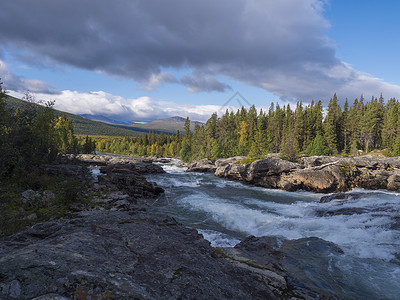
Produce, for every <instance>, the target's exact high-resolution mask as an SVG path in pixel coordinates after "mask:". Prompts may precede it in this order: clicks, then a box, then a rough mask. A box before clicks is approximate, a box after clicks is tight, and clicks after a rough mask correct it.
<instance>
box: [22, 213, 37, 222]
mask: <svg viewBox="0 0 400 300" xmlns="http://www.w3.org/2000/svg"><path fill="white" fill-rule="evenodd" d="M25 219H26V220H29V221H34V220H37V215H36V214H35V213H33V214H30V215H29V216H27V217H26V218H25Z"/></svg>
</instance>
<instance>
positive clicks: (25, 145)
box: [0, 82, 95, 179]
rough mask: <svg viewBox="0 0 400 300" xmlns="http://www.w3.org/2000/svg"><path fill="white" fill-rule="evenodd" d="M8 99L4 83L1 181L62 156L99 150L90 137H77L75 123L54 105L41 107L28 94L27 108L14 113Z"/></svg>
mask: <svg viewBox="0 0 400 300" xmlns="http://www.w3.org/2000/svg"><path fill="white" fill-rule="evenodd" d="M6 97H7V96H6V93H5V91H4V90H3V88H2V83H1V82H0V179H1V178H14V179H16V178H22V177H23V176H25V175H26V174H29V173H30V172H32V171H33V170H34V169H37V167H38V166H40V165H42V164H48V163H52V162H53V161H55V160H56V158H57V157H58V156H59V155H61V154H66V153H78V152H89V153H90V152H93V151H94V150H95V149H94V148H95V145H94V143H93V141H91V140H90V138H89V137H88V138H87V139H83V140H78V139H77V138H76V137H75V135H74V131H73V126H72V122H71V120H69V119H68V118H67V117H66V116H65V115H61V116H57V115H56V114H55V112H54V110H53V105H54V102H52V101H49V102H45V103H40V104H41V105H39V104H37V103H35V101H34V99H33V97H32V96H31V95H30V94H29V93H26V94H25V96H24V99H23V100H25V101H27V103H28V104H27V106H26V107H24V109H20V108H17V109H16V110H12V109H9V108H7V105H6Z"/></svg>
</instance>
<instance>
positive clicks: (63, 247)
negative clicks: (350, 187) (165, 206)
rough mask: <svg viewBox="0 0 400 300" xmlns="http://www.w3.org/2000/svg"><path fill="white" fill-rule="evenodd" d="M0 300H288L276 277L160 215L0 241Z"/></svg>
mask: <svg viewBox="0 0 400 300" xmlns="http://www.w3.org/2000/svg"><path fill="white" fill-rule="evenodd" d="M0 278H1V283H0V298H1V299H32V298H36V297H37V299H133V298H135V299H136V298H137V299H277V298H285V299H289V298H291V297H295V296H297V295H298V294H296V293H295V292H294V291H293V288H291V287H289V285H287V284H286V280H285V278H284V277H282V276H280V275H278V274H276V273H275V272H272V271H268V270H266V269H265V270H264V269H260V268H256V267H252V266H249V265H247V264H241V263H240V262H235V261H231V260H227V259H226V258H224V257H221V256H218V255H217V254H216V252H215V251H214V250H213V248H212V247H210V244H209V242H208V241H206V240H204V239H203V237H202V236H201V235H199V234H198V233H197V231H196V230H194V229H189V228H187V227H184V226H183V225H181V224H179V223H177V222H176V221H175V220H174V219H172V218H170V217H167V216H165V215H158V214H150V213H146V214H144V213H134V212H130V213H128V212H117V211H114V212H111V211H86V212H80V213H79V214H75V215H74V218H73V219H70V220H68V219H66V220H63V221H59V222H47V223H42V224H37V225H35V226H33V227H32V228H30V229H29V230H27V231H24V232H21V233H18V234H16V235H14V236H11V237H8V238H4V239H0Z"/></svg>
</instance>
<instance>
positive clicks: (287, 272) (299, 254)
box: [235, 236, 346, 299]
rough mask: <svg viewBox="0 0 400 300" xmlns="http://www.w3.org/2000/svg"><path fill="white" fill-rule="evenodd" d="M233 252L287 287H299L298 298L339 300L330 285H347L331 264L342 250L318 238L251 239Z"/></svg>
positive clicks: (337, 292) (239, 245) (247, 239)
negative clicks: (273, 274) (269, 271)
mask: <svg viewBox="0 0 400 300" xmlns="http://www.w3.org/2000/svg"><path fill="white" fill-rule="evenodd" d="M235 249H236V250H237V252H236V255H238V256H239V257H241V260H244V261H246V260H249V261H251V262H252V263H254V264H256V265H259V266H260V267H266V268H269V269H272V270H275V271H276V272H277V273H278V274H279V275H280V276H283V277H284V278H286V279H287V284H288V286H290V285H293V286H296V287H298V288H297V290H296V297H298V298H305V299H308V298H310V297H311V298H314V297H315V298H317V297H318V298H329V299H331V298H332V299H333V298H335V299H336V298H338V297H339V298H340V291H337V290H333V289H332V287H333V286H334V284H332V282H335V283H336V284H338V285H339V286H345V285H346V282H345V279H344V278H342V277H341V276H342V275H341V272H340V270H339V269H337V268H336V267H335V266H334V264H333V263H332V261H334V260H335V257H338V258H340V256H341V255H342V254H343V251H342V249H340V248H339V247H338V246H337V245H335V244H333V243H331V242H327V241H324V240H322V239H320V238H316V237H310V238H302V239H297V240H286V239H285V238H283V237H254V236H250V237H248V238H246V239H245V240H243V241H242V242H240V243H239V244H237V245H236V246H235ZM342 296H345V295H342Z"/></svg>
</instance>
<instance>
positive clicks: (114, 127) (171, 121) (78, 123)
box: [6, 96, 202, 137]
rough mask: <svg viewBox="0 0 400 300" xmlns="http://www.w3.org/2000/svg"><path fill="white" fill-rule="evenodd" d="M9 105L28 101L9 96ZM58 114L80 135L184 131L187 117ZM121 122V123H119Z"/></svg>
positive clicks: (22, 106)
mask: <svg viewBox="0 0 400 300" xmlns="http://www.w3.org/2000/svg"><path fill="white" fill-rule="evenodd" d="M6 101H7V106H8V107H10V108H13V109H16V108H17V107H20V109H22V110H23V109H24V108H26V107H27V105H28V103H27V102H26V101H24V100H21V99H18V98H15V97H12V96H7V100H6ZM55 111H56V114H59V115H61V114H65V115H66V116H67V117H68V118H69V119H70V120H71V121H72V123H73V125H74V131H75V134H78V135H104V136H131V137H134V136H138V135H140V134H141V133H143V132H150V131H154V132H155V133H161V132H164V133H167V134H171V133H175V132H177V131H178V130H179V131H181V132H183V129H184V125H185V121H186V118H182V117H179V116H176V117H171V118H164V119H157V120H154V121H152V122H149V123H145V124H139V123H136V124H135V122H125V123H124V122H118V121H117V120H113V119H111V118H108V117H105V116H101V115H87V114H84V115H80V116H78V115H74V114H71V113H67V112H63V111H59V110H55ZM118 123H119V124H118ZM121 123H122V124H121ZM195 123H197V124H200V125H201V124H202V123H201V122H191V128H192V129H193V127H194V124H195Z"/></svg>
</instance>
